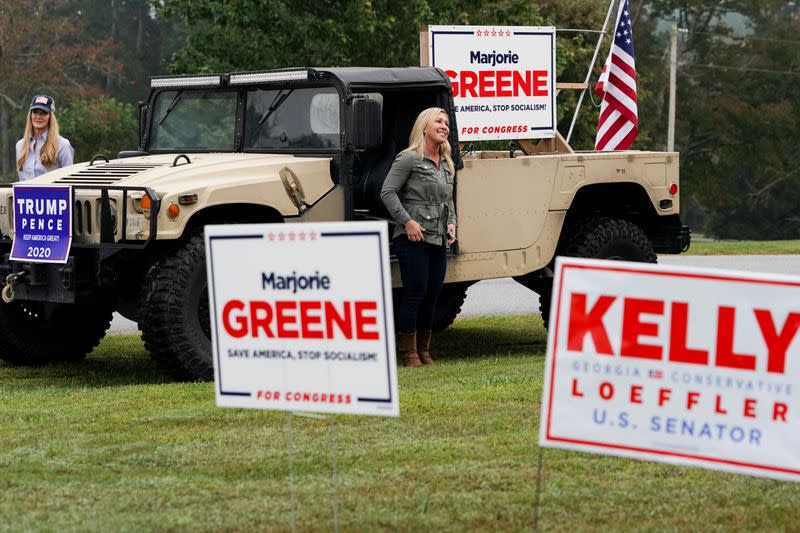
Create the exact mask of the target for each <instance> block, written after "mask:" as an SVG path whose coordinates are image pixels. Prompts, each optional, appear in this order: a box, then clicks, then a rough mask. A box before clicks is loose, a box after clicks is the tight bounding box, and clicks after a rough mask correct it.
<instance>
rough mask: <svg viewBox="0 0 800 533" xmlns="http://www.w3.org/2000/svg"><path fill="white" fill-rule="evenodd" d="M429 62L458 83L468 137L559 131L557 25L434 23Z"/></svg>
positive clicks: (463, 136) (462, 133)
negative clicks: (557, 119)
mask: <svg viewBox="0 0 800 533" xmlns="http://www.w3.org/2000/svg"><path fill="white" fill-rule="evenodd" d="M427 41H428V42H427V50H426V52H427V57H428V64H430V65H432V66H434V67H439V68H441V69H442V70H443V71H444V72H445V74H447V76H449V77H450V80H451V83H452V85H453V102H454V104H455V109H456V116H457V118H458V138H459V139H460V140H462V141H484V140H492V139H539V138H552V137H555V132H556V93H555V83H556V80H555V77H556V70H555V58H556V45H555V42H556V41H555V28H554V27H530V26H429V27H428V33H427Z"/></svg>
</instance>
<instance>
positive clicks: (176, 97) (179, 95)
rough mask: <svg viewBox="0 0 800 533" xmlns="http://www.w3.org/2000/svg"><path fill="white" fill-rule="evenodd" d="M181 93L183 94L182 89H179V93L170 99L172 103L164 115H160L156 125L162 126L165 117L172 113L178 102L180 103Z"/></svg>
mask: <svg viewBox="0 0 800 533" xmlns="http://www.w3.org/2000/svg"><path fill="white" fill-rule="evenodd" d="M182 92H183V89H181V90H180V91H178V92H177V93H175V96H173V97H172V101H171V102H170V103H169V105H168V106H167V110H166V111H164V114H163V115H161V118H160V119H158V125H159V126H160V125H162V124H163V123H164V121H165V120H167V117H168V116H169V114H170V113H172V110H173V109H175V106H176V105H178V102H180V101H181V93H182Z"/></svg>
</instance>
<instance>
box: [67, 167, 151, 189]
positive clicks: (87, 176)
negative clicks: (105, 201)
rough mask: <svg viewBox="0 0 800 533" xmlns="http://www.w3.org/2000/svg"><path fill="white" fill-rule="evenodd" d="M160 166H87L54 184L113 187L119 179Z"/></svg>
mask: <svg viewBox="0 0 800 533" xmlns="http://www.w3.org/2000/svg"><path fill="white" fill-rule="evenodd" d="M160 166H163V165H160V164H149V163H101V164H97V165H91V166H88V167H86V168H84V169H82V170H79V171H78V172H75V173H74V174H70V175H69V176H64V177H63V178H60V179H57V180H56V181H55V182H56V183H74V184H76V185H113V184H115V183H116V182H118V181H119V180H121V179H125V178H128V177H130V176H133V175H134V174H139V173H140V172H144V171H146V170H150V169H151V168H155V167H160Z"/></svg>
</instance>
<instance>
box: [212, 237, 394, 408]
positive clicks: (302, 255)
mask: <svg viewBox="0 0 800 533" xmlns="http://www.w3.org/2000/svg"><path fill="white" fill-rule="evenodd" d="M205 238H206V263H207V266H208V280H209V284H208V286H209V303H210V311H211V325H212V345H213V356H214V372H215V381H216V397H217V405H220V406H224V407H251V408H261V409H279V410H289V411H317V412H325V413H349V414H367V415H380V416H397V415H398V414H399V401H398V396H397V368H396V363H395V358H394V350H395V347H394V331H393V328H394V326H393V321H392V305H391V302H392V300H391V285H392V284H391V274H390V270H389V253H388V235H387V229H386V224H385V223H381V222H348V223H335V222H331V223H304V224H297V223H295V224H259V225H226V226H206V231H205Z"/></svg>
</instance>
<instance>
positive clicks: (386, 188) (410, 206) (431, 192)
mask: <svg viewBox="0 0 800 533" xmlns="http://www.w3.org/2000/svg"><path fill="white" fill-rule="evenodd" d="M454 183H455V179H454V177H453V175H452V174H451V173H450V169H449V168H448V166H447V162H446V161H445V160H444V158H442V160H441V165H439V168H437V167H436V164H435V163H434V162H433V161H431V160H430V159H428V157H424V158H423V159H422V160H420V159H419V158H418V157H417V154H416V152H400V153H399V154H398V155H397V157H396V158H395V160H394V163H392V168H391V169H390V170H389V174H387V175H386V180H385V181H384V182H383V188H382V189H381V200H383V203H384V204H385V205H386V208H387V209H388V210H389V214H390V215H392V218H393V219H394V221H395V222H397V227H396V228H395V230H394V236H395V237H397V236H398V235H405V233H406V226H405V224H406V222H408V221H409V220H411V219H412V218H413V219H414V220H416V221H417V222H419V224H420V225H421V226H422V231H423V235H424V237H425V242H429V243H431V244H436V245H438V246H447V226H448V224H455V223H456V206H455V203H454V202H453V185H454Z"/></svg>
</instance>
